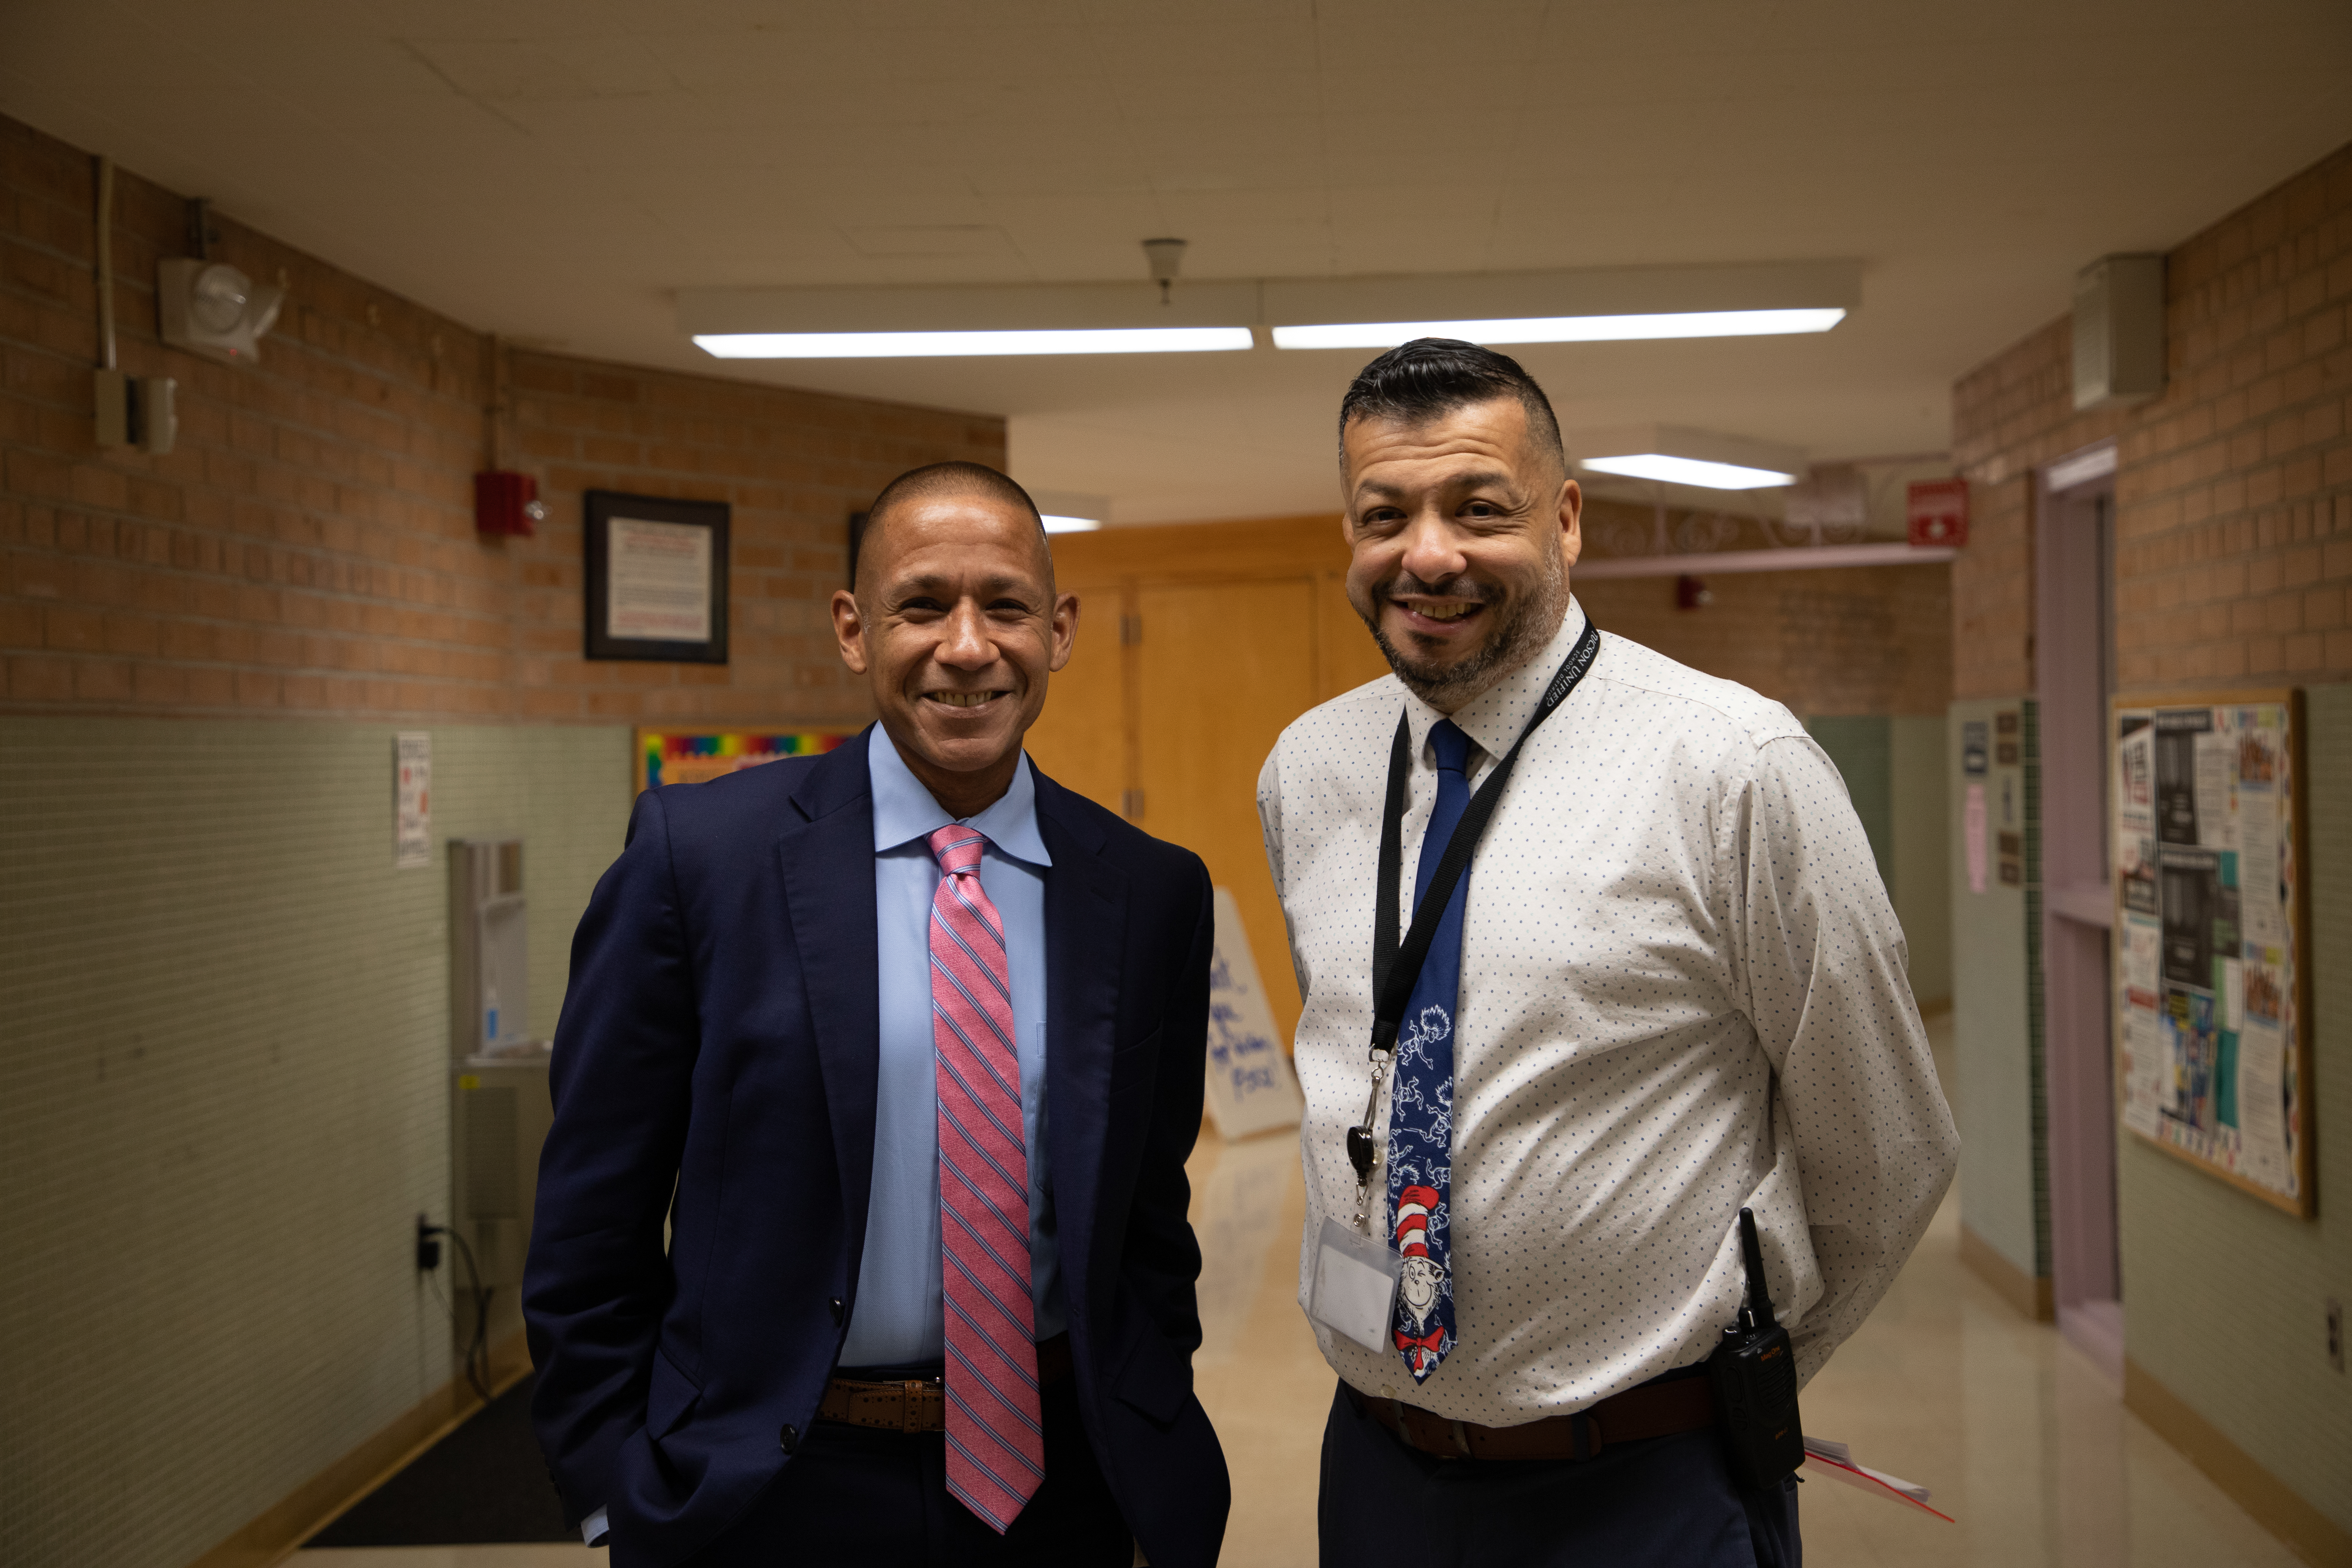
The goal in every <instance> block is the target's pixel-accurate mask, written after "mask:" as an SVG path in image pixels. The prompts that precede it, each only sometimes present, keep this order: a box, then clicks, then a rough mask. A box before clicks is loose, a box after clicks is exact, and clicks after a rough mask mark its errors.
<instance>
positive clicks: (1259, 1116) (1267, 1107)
mask: <svg viewBox="0 0 2352 1568" xmlns="http://www.w3.org/2000/svg"><path fill="white" fill-rule="evenodd" d="M1216 902H1217V950H1216V952H1215V955H1214V956H1213V957H1212V958H1211V959H1210V961H1209V1116H1210V1118H1211V1120H1213V1121H1215V1122H1216V1124H1217V1133H1218V1136H1220V1137H1222V1138H1225V1139H1228V1140H1231V1139H1234V1138H1246V1137H1248V1136H1249V1135H1250V1134H1252V1133H1254V1132H1264V1131H1266V1130H1268V1129H1269V1128H1275V1127H1296V1126H1297V1125H1298V1119H1299V1117H1300V1115H1301V1114H1302V1113H1303V1112H1304V1111H1305V1110H1306V1101H1305V1100H1304V1099H1303V1098H1302V1097H1301V1096H1300V1094H1299V1092H1298V1079H1297V1075H1296V1074H1295V1073H1293V1072H1292V1071H1291V1068H1290V1058H1289V1055H1288V1054H1287V1053H1286V1052H1285V1051H1284V1050H1283V1048H1282V1043H1281V1041H1280V1039H1279V1038H1278V1037H1276V1034H1275V1029H1274V1015H1273V1013H1272V1012H1271V1011H1269V1010H1268V1009H1267V1007H1266V1005H1265V986H1264V985H1262V984H1259V983H1258V974H1257V960H1256V959H1255V957H1254V956H1253V955H1252V954H1251V952H1250V944H1249V933H1248V932H1247V931H1244V930H1243V929H1242V912H1241V909H1240V907H1239V906H1238V905H1236V904H1235V903H1234V895H1233V893H1232V892H1231V891H1230V890H1229V889H1224V888H1219V889H1217V890H1216Z"/></svg>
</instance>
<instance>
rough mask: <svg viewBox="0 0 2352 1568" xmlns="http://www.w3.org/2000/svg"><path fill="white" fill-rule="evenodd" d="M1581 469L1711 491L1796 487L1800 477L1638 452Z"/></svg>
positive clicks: (1593, 462)
mask: <svg viewBox="0 0 2352 1568" xmlns="http://www.w3.org/2000/svg"><path fill="white" fill-rule="evenodd" d="M1581 466H1582V467H1584V468H1591V470H1593V471H1594V472H1595V473H1601V474H1618V475H1622V477H1624V478H1626V479H1657V480H1659V481H1660V482H1662V483H1664V484H1669V485H1696V486H1698V487H1699V488H1700V489H1710V490H1760V489H1769V487H1771V486H1774V485H1786V484H1793V483H1794V482H1795V481H1796V478H1797V476H1796V475H1794V474H1783V473H1780V472H1777V471H1775V470H1773V469H1771V468H1744V467H1742V466H1741V465H1739V464H1738V463H1710V462H1706V461H1705V460H1704V459H1702V458H1677V457H1674V456H1672V455H1671V454H1669V453H1665V452H1635V453H1628V454H1626V455H1625V456H1623V457H1617V458H1585V459H1584V460H1583V462H1582V464H1581Z"/></svg>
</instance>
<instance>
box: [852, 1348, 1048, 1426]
mask: <svg viewBox="0 0 2352 1568" xmlns="http://www.w3.org/2000/svg"><path fill="white" fill-rule="evenodd" d="M1069 1375H1070V1336H1069V1335H1068V1334H1066V1333H1061V1334H1055V1336H1054V1337H1053V1338H1052V1339H1050V1340H1040V1341H1038V1342H1037V1384H1038V1386H1039V1387H1041V1388H1051V1387H1053V1386H1054V1385H1055V1384H1057V1383H1061V1382H1064V1381H1066V1380H1067V1379H1068V1377H1069ZM816 1418H817V1419H818V1420H820V1421H842V1422H846V1423H847V1424H848V1425H850V1426H876V1427H879V1428H881V1429H882V1430H883V1431H886V1432H944V1431H946V1430H947V1428H948V1395H947V1390H946V1388H945V1387H943V1386H942V1385H941V1384H940V1381H939V1380H938V1379H937V1378H910V1379H908V1381H906V1382H904V1383H867V1382H864V1381H862V1380H860V1379H857V1378H854V1377H836V1378H835V1379H834V1380H833V1381H832V1382H831V1383H828V1384H825V1386H824V1398H822V1399H820V1400H818V1401H817V1404H816Z"/></svg>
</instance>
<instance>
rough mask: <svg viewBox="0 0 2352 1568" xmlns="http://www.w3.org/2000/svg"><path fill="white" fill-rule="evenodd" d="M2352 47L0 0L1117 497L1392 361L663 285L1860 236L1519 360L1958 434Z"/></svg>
mask: <svg viewBox="0 0 2352 1568" xmlns="http://www.w3.org/2000/svg"><path fill="white" fill-rule="evenodd" d="M2347 80H2352V5H2346V4H2345V3H2344V0H2235V3H2233V4H2231V5H2218V4H2214V3H2213V0H2105V3H2090V0H1997V3H1990V4H1988V3H1984V0H1969V3H1960V0H1946V3H1945V4H1942V5H1918V4H1906V3H1901V0H1801V3H1790V4H1769V3H1766V0H1650V3H1638V4H1637V3H1631V0H1622V3H1620V4H1615V5H1552V4H1545V3H1541V0H1497V3H1457V4H1452V5H1431V4H1427V3H1426V0H1422V3H1417V4H1403V3H1363V4H1347V3H1344V0H1231V3H1226V4H1219V3H1214V0H1123V3H1113V0H993V3H990V0H965V3H961V4H956V3H950V0H898V3H895V4H894V3H887V0H860V3H857V4H850V5H844V4H826V5H819V4H815V3H814V0H803V3H801V4H782V3H759V0H659V3H653V0H645V3H630V0H366V3H361V0H168V3H167V0H5V3H0V112H5V113H8V114H11V115H14V116H16V117H17V118H19V119H22V120H24V121H28V122H30V123H31V124H34V125H36V126H38V127H40V128H41V129H43V130H45V131H47V132H51V133H52V134H55V135H57V136H60V137H63V138H65V139H66V140H68V141H70V142H75V143H77V144H78V145H80V146H83V147H87V148H89V149H91V150H92V151H96V152H104V153H110V154H111V155H113V156H114V157H115V158H116V160H117V161H119V162H120V163H122V164H124V165H125V166H126V167H128V168H131V169H132V170H135V171H136V172H138V173H140V174H144V175H147V176H149V177H150V178H152V179H155V180H159V181H161V182H163V184H166V185H168V186H171V187H173V188H174V189H177V190H180V191H184V192H185V193H187V194H189V195H206V196H210V197H211V198H213V199H214V200H215V202H216V203H217V204H218V205H220V206H221V208H222V209H223V210H225V211H226V212H227V213H229V214H231V215H232V216H236V218H238V219H240V220H242V221H245V222H247V223H250V224H253V225H255V226H258V227H261V228H263V229H266V230H268V231H269V232H270V233H273V234H275V235H278V236H279V237H282V238H284V239H286V240H288V241H290V242H291V243H293V244H296V245H298V246H300V247H304V248H306V249H308V250H310V251H312V252H314V253H316V254H318V255H320V256H321V257H324V258H327V259H329V260H331V261H333V262H335V263H337V264H339V265H341V266H343V267H345V268H350V269H351V270H352V271H354V272H357V273H360V274H362V275H363V276H365V277H367V278H370V279H373V280H375V281H377V282H380V283H383V284H384V285H386V286H388V287H391V288H393V289H398V290H400V291H402V292H404V293H405V294H407V295H410V296H412V297H414V298H415V299H416V300H420V301H422V302H424V303H425V304H427V305H430V306H432V307H434V308H436V309H437V310H444V311H446V312H447V313H448V314H450V315H452V316H454V317H456V318H457V319H458V320H460V321H466V322H468V323H470V324H472V325H474V326H476V327H479V328H483V329H486V330H494V331H500V332H505V333H508V334H510V335H513V336H516V337H519V338H523V339H533V340H540V341H541V342H546V343H548V344H550V345H551V346H562V347H563V348H565V349H567V350H569V351H572V352H575V353H583V354H592V355H598V356H603V357H609V358H613V359H619V360H626V361H631V362H635V363H645V364H654V365H667V366H673V367H677V368H681V369H693V370H698V371H701V372H704V373H706V374H716V375H730V376H741V377H747V378H752V379H765V380H772V381H776V382H782V383H788V384H795V385H802V386H812V387H821V388H827V389H832V390H836V391H842V392H850V393H859V394H866V395H874V396H878V397H888V398H896V399H901V400H906V401H911V402H917V403H924V404H929V405H939V406H945V407H953V408H967V409H976V410H985V411H990V412H994V413H1002V414H1004V415H1007V416H1010V417H1011V420H1012V430H1013V468H1014V471H1015V473H1016V474H1017V475H1018V476H1019V477H1020V478H1022V479H1025V480H1027V481H1029V482H1031V483H1033V484H1036V485H1043V486H1048V487H1052V488H1055V489H1072V490H1085V491H1093V492H1097V493H1107V494H1108V495H1110V496H1112V497H1113V498H1114V504H1115V507H1116V511H1117V516H1118V520H1119V521H1152V520H1160V519H1171V518H1210V517H1234V516H1248V515H1262V514H1266V513H1275V512H1284V511H1307V510H1327V509H1328V508H1330V507H1331V506H1333V505H1334V504H1335V499H1336V498H1335V486H1334V483H1333V479H1332V473H1331V467H1330V463H1331V430H1330V420H1331V416H1332V413H1333V410H1334V409H1335V407H1336V405H1337V403H1338V399H1339V394H1340V392H1341V391H1342V390H1343V389H1344V387H1345V385H1346V384H1347V381H1348V378H1349V375H1350V374H1353V372H1354V370H1355V369H1356V367H1357V365H1358V364H1359V363H1360V362H1361V360H1362V359H1363V358H1365V357H1369V356H1367V355H1363V354H1359V353H1276V352H1275V351H1273V350H1271V349H1260V350H1258V351H1255V352H1254V353H1245V354H1202V355H1149V356H1135V357H1116V358H1093V359H1080V358H1071V359H1054V360H967V361H861V362H853V363H812V362H805V361H803V362H793V363H776V364H749V363H741V362H737V363H719V362H716V361H713V360H710V359H708V358H706V357H704V356H703V355H702V354H701V353H700V352H699V351H698V350H696V349H695V348H693V347H692V346H691V345H690V344H689V343H688V342H686V341H685V340H684V337H683V335H682V334H681V333H680V332H679V331H677V325H676V321H675V318H674V315H673V310H672V294H673V292H674V291H675V290H677V289H683V288H701V287H744V286H753V285H782V284H825V283H858V284H873V283H892V282H902V283H938V282H987V281H1014V280H1047V281H1069V280H1081V279H1138V280H1140V279H1143V278H1144V277H1145V276H1146V273H1145V268H1144V261H1143V256H1142V252H1141V250H1140V248H1139V245H1138V242H1139V241H1140V240H1142V239H1144V238H1146V237H1152V236H1158V235H1177V236H1181V237H1184V238H1186V239H1188V240H1190V241H1191V242H1192V248H1191V251H1190V253H1189V255H1188V257H1187V258H1186V263H1185V272H1186V275H1187V276H1188V277H1192V278H1255V277H1279V276H1313V277H1328V276H1333V275H1348V274H1378V273H1396V272H1460V271H1477V270H1487V269H1530V268H1566V267H1593V266H1620V265H1652V264H1690V263H1702V262H1754V261H1771V260H1786V259H1808V258H1856V259H1859V260H1860V261H1861V262H1862V263H1863V264H1864V296H1863V304H1862V307H1861V309H1860V310H1857V311H1856V312H1855V313H1854V314H1853V317H1851V318H1850V319H1849V320H1848V321H1846V322H1845V323H1844V324H1843V325H1842V326H1841V327H1839V328H1838V329H1837V330H1836V331H1832V332H1831V333H1828V334H1826V335H1824V336H1820V337H1802V338H1770V339H1748V340H1736V341H1726V342H1659V343H1609V344H1581V345H1562V346H1554V347H1530V348H1528V349H1526V350H1525V351H1524V352H1522V353H1520V357H1521V358H1522V359H1523V361H1524V362H1525V363H1527V364H1528V368H1529V369H1530V370H1532V371H1533V372H1534V373H1535V374H1537V376H1538V378H1539V379H1541V380H1542V381H1543V382H1544V384H1545V385H1546V386H1547V388H1548V389H1549V391H1550V393H1551V395H1552V397H1553V400H1554V401H1555V403H1557V404H1558V405H1559V412H1560V416H1561V420H1562V423H1563V424H1564V425H1567V426H1570V427H1574V426H1602V425H1622V424H1627V423H1632V422H1636V421H1649V420H1657V421H1663V422H1666V423H1671V424H1676V425H1685V426H1699V427H1702V428H1707V429H1715V430H1722V431H1727V432H1730V433H1734V434H1738V435H1741V436H1747V437H1755V438H1759V439H1764V440H1772V441H1781V442H1788V443H1792V444H1795V445H1798V446H1801V447H1805V448H1807V449H1808V450H1809V451H1810V452H1811V454H1812V455H1813V456H1814V457H1815V458H1851V457H1862V456H1870V455H1877V454H1893V453H1907V452H1919V451H1933V450H1937V449H1939V448H1940V447H1943V446H1944V444H1945V442H1946V438H1947V426H1948V405H1949V390H1950V385H1951V382H1952V380H1953V378H1954V377H1955V376H1956V375H1958V374H1960V373H1961V372H1963V371H1965V370H1967V369H1968V368H1969V366H1970V365H1972V364H1974V363H1978V362H1979V361H1981V360H1982V359H1984V358H1985V357H1987V356H1988V355H1990V354H1992V353H1996V352H1998V351H1999V350H2000V349H2001V348H2002V347H2004V346H2005V345H2006V344H2008V343H2009V342H2012V341H2013V340H2014V339H2016V338H2017V337H2019V336H2020V335H2021V334H2022V333H2024V332H2026V331H2031V330H2032V329H2033V328H2034V327H2036V326H2039V325H2041V324H2042V323H2043V322H2045V321H2049V320H2051V319H2052V318H2053V317H2054V316H2057V315H2059V314H2060V313H2062V312H2063V310H2065V309H2066V306H2067V302H2068V300H2069V297H2070V288H2071V280H2072V279H2073V276H2074V271H2075V269H2076V268H2079V267H2080V266H2081V265H2082V264H2083V263H2084V262H2086V261H2089V260H2090V259H2092V258H2095V257H2097V256H2099V255H2102V254H2105V253H2106V252H2110V251H2125V250H2158V249H2165V248H2168V247H2171V246H2173V245H2175V244H2177V243H2179V241H2180V240H2181V239H2183V238H2185V237H2188V236H2189V235H2190V234H2192V233H2194V232H2196V231H2197V230H2198V229H2199V228H2200V227H2202V226H2205V225H2207V224H2209V223H2210V222H2212V221H2213V220H2215V219H2216V218H2219V217H2221V216H2223V215H2224V214H2225V213H2227V212H2229V211H2230V210H2231V209H2232V208H2234V207H2236V206H2238V205H2241V204H2242V203H2244V202H2246V201H2248V200H2250V199H2252V198H2253V197H2254V196H2256V195H2260V194H2262V193H2263V191H2264V190H2266V189H2268V188H2269V187H2271V186H2272V185H2273V184H2277V183H2278V182H2279V181H2280V180H2282V179H2284V178H2285V177H2286V176H2288V175H2290V174H2294V172H2296V171H2297V170H2299V169H2301V168H2303V167H2305V166H2306V165H2307V164H2309V163H2313V162H2314V161H2315V160H2317V159H2318V158H2320V157H2321V156H2323V155H2325V154H2326V153H2329V152H2331V151H2333V150H2334V149H2335V148H2336V147H2338V146H2340V145H2342V144H2343V143H2344V142H2346V141H2347V140H2352V90H2347ZM1140 286H1143V285H1141V284H1140V282H1139V287H1140ZM1180 287H1181V285H1180Z"/></svg>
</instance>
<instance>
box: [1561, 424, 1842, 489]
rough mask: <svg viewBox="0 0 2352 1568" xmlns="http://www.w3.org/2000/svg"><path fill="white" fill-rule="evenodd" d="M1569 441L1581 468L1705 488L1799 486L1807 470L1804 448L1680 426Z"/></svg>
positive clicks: (1627, 429)
mask: <svg viewBox="0 0 2352 1568" xmlns="http://www.w3.org/2000/svg"><path fill="white" fill-rule="evenodd" d="M1565 439H1566V441H1567V444H1568V449H1569V454H1570V456H1571V457H1572V458H1575V459H1576V465H1577V467H1578V468H1582V469H1584V470H1585V471H1587V472H1589V473H1596V474H1614V475H1617V476H1619V477H1620V478H1623V479H1653V480H1656V481H1658V482H1659V483H1662V484H1670V485H1695V486H1697V487H1698V488H1700V489H1710V490H1754V489H1769V488H1770V487H1772V486H1775V485H1787V484H1794V483H1795V482H1796V480H1797V479H1798V478H1799V477H1800V476H1801V475H1802V474H1803V473H1805V471H1806V468H1807V465H1806V460H1805V454H1804V451H1803V449H1802V448H1801V447H1789V446H1783V445H1781V444H1780V443H1778V442H1774V441H1756V440H1750V439H1748V437H1743V436H1725V435H1721V434H1719V433H1717V432H1716V431H1712V430H1692V429H1687V428H1685V427H1684V426H1677V425H1636V426H1624V427H1621V428H1617V429H1612V430H1581V431H1576V432H1573V433H1571V434H1570V435H1569V436H1567V437H1565Z"/></svg>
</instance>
